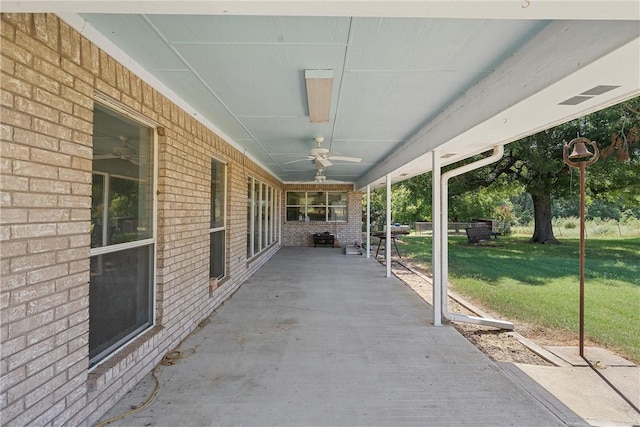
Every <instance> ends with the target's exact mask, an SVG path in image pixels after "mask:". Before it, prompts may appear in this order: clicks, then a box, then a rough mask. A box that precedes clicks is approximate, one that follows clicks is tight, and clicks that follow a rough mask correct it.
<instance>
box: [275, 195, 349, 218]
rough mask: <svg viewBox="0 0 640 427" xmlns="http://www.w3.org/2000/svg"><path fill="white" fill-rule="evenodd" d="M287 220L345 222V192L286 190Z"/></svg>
mask: <svg viewBox="0 0 640 427" xmlns="http://www.w3.org/2000/svg"><path fill="white" fill-rule="evenodd" d="M287 221H305V222H309V221H315V222H329V221H331V222H346V221H347V193H346V192H338V191H328V192H327V191H309V192H306V191H287Z"/></svg>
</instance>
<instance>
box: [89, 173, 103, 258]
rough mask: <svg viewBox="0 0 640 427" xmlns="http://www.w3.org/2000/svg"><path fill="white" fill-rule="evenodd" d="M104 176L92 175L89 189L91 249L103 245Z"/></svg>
mask: <svg viewBox="0 0 640 427" xmlns="http://www.w3.org/2000/svg"><path fill="white" fill-rule="evenodd" d="M104 196H105V176H104V175H98V174H93V185H92V187H91V247H92V248H96V247H99V246H102V245H103V244H104V243H103V241H104V236H103V230H104V227H103V225H104V209H105V203H104V202H105V197H104Z"/></svg>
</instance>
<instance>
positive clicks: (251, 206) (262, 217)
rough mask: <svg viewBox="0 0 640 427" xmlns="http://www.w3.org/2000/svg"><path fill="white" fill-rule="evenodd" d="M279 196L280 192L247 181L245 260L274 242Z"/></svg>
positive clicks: (258, 183) (277, 225) (251, 180)
mask: <svg viewBox="0 0 640 427" xmlns="http://www.w3.org/2000/svg"><path fill="white" fill-rule="evenodd" d="M279 194H280V190H277V189H275V188H273V187H271V186H269V185H267V184H265V183H263V182H260V181H258V180H256V179H254V178H251V177H249V178H248V179H247V258H251V257H252V256H254V255H257V254H258V253H260V252H261V251H262V250H264V249H265V248H267V247H268V246H269V245H271V244H273V243H274V242H276V240H277V239H276V236H277V234H278V227H279V222H280V221H279V220H278V210H277V208H276V203H277V200H278V197H279Z"/></svg>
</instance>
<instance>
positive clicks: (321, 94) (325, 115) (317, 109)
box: [304, 70, 333, 123]
mask: <svg viewBox="0 0 640 427" xmlns="http://www.w3.org/2000/svg"><path fill="white" fill-rule="evenodd" d="M304 79H305V81H306V83H307V102H308V103H309V121H310V122H311V123H327V122H329V111H330V110H331V91H332V90H333V70H304Z"/></svg>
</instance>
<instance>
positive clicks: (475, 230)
mask: <svg viewBox="0 0 640 427" xmlns="http://www.w3.org/2000/svg"><path fill="white" fill-rule="evenodd" d="M465 231H466V232H467V239H469V243H478V242H481V241H483V240H491V238H492V237H495V238H496V239H497V238H498V233H493V232H492V231H491V228H489V227H471V228H465Z"/></svg>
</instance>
